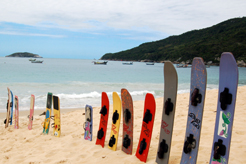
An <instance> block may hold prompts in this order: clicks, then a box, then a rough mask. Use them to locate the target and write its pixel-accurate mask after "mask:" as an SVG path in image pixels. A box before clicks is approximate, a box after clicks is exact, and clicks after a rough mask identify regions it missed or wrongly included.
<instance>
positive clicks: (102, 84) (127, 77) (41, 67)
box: [0, 57, 246, 112]
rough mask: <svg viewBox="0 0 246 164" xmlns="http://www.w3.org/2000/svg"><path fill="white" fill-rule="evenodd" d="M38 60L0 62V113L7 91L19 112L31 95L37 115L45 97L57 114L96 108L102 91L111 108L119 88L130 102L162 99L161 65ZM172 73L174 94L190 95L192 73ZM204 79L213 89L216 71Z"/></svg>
mask: <svg viewBox="0 0 246 164" xmlns="http://www.w3.org/2000/svg"><path fill="white" fill-rule="evenodd" d="M38 60H44V62H43V63H42V64H34V63H31V62H30V61H29V60H28V58H6V57H0V112H5V111H6V102H7V87H9V88H10V89H11V90H12V92H13V94H14V95H17V96H18V97H19V101H20V102H19V108H20V110H29V108H30V97H31V94H34V95H35V109H45V108H46V95H47V93H48V92H52V93H53V94H54V95H57V96H59V98H60V105H61V108H82V107H85V105H86V104H89V105H92V106H100V105H101V92H103V91H104V92H107V94H108V96H109V99H110V103H112V92H114V91H116V92H118V93H120V90H121V88H126V89H127V90H128V91H129V92H130V93H131V95H132V98H133V100H134V101H136V100H144V98H145V94H146V93H148V92H149V93H152V94H154V96H155V97H156V98H158V97H163V94H164V91H163V90H164V76H163V67H164V64H162V63H155V65H146V64H145V63H141V62H134V63H133V65H123V64H122V62H121V61H109V62H108V64H107V65H94V64H93V63H92V62H93V60H82V59H50V58H42V59H38ZM176 70H177V72H178V78H179V79H178V80H179V83H178V93H184V92H189V88H190V74H191V68H177V69H176ZM207 75H208V77H207V89H214V88H216V89H217V88H218V82H219V78H218V77H219V67H217V66H211V67H210V68H207ZM240 85H246V68H239V86H240Z"/></svg>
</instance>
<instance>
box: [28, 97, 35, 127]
mask: <svg viewBox="0 0 246 164" xmlns="http://www.w3.org/2000/svg"><path fill="white" fill-rule="evenodd" d="M34 103H35V96H34V95H31V102H30V115H29V122H28V129H29V130H31V129H32V122H33V114H34Z"/></svg>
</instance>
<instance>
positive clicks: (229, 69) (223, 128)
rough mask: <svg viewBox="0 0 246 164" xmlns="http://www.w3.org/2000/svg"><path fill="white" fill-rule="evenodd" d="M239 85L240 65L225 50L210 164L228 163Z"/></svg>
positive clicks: (221, 66) (222, 56)
mask: <svg viewBox="0 0 246 164" xmlns="http://www.w3.org/2000/svg"><path fill="white" fill-rule="evenodd" d="M237 87H238V67H237V63H236V60H235V58H234V57H233V54H231V53H229V52H224V53H222V55H221V58H220V75H219V91H218V104H217V114H216V123H215V129H214V140H213V146H212V151H211V157H210V164H227V163H228V161H229V154H230V143H231V134H232V127H233V118H234V111H235V104H236V96H237Z"/></svg>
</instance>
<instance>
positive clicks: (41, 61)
mask: <svg viewBox="0 0 246 164" xmlns="http://www.w3.org/2000/svg"><path fill="white" fill-rule="evenodd" d="M31 62H32V63H43V60H34V61H31Z"/></svg>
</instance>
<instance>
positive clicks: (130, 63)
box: [122, 62, 133, 65]
mask: <svg viewBox="0 0 246 164" xmlns="http://www.w3.org/2000/svg"><path fill="white" fill-rule="evenodd" d="M122 64H123V65H133V62H124V63H122Z"/></svg>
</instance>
